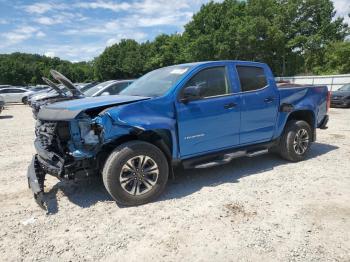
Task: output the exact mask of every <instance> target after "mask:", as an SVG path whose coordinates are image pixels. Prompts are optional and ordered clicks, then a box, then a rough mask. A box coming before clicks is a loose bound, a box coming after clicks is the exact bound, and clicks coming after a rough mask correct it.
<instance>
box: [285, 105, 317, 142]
mask: <svg viewBox="0 0 350 262" xmlns="http://www.w3.org/2000/svg"><path fill="white" fill-rule="evenodd" d="M291 120H303V121H305V122H306V123H308V124H309V125H310V127H311V130H312V141H315V139H316V134H315V130H316V118H315V114H314V112H313V111H312V110H308V109H305V110H296V111H293V112H291V113H290V114H289V115H288V118H287V121H286V124H285V127H286V125H287V124H288V122H290V121H291Z"/></svg>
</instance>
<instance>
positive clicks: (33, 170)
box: [27, 155, 47, 210]
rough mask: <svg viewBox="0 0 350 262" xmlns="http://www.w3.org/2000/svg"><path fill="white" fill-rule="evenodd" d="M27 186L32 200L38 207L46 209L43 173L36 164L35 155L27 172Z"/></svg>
mask: <svg viewBox="0 0 350 262" xmlns="http://www.w3.org/2000/svg"><path fill="white" fill-rule="evenodd" d="M27 179H28V186H29V188H30V189H31V190H32V192H33V194H34V199H35V201H36V202H37V203H38V205H39V206H40V207H41V208H43V209H45V210H46V209H47V208H46V203H45V199H44V180H45V172H43V170H41V168H40V165H39V163H38V159H37V155H35V156H33V159H32V162H31V163H30V165H29V167H28V171H27Z"/></svg>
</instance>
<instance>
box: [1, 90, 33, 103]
mask: <svg viewBox="0 0 350 262" xmlns="http://www.w3.org/2000/svg"><path fill="white" fill-rule="evenodd" d="M30 93H31V91H28V90H27V89H25V88H22V87H9V88H2V89H0V95H1V96H2V97H3V98H4V99H5V102H6V103H15V102H22V99H23V97H25V96H27V95H28V94H30Z"/></svg>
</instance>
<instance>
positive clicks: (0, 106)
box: [0, 96, 5, 114]
mask: <svg viewBox="0 0 350 262" xmlns="http://www.w3.org/2000/svg"><path fill="white" fill-rule="evenodd" d="M4 108H5V99H4V98H3V97H2V96H0V114H1V112H2V110H4Z"/></svg>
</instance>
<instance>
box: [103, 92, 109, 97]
mask: <svg viewBox="0 0 350 262" xmlns="http://www.w3.org/2000/svg"><path fill="white" fill-rule="evenodd" d="M109 95H110V93H109V92H103V93H102V94H101V96H109Z"/></svg>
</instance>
